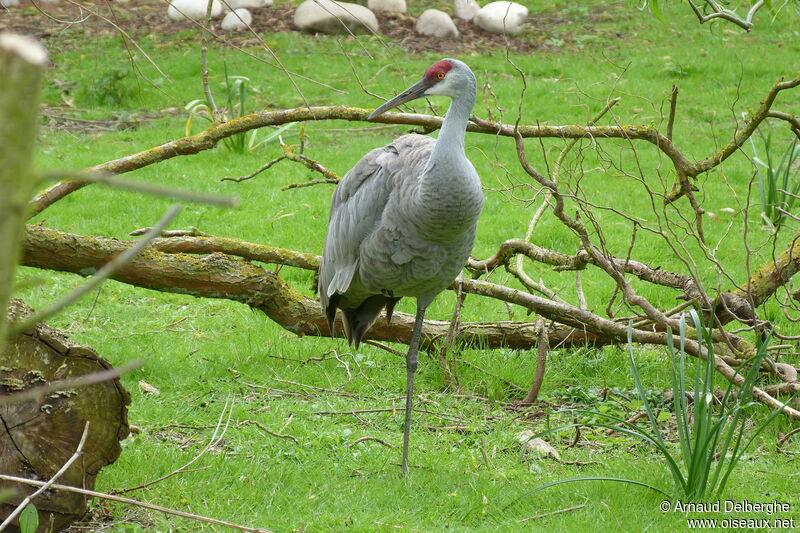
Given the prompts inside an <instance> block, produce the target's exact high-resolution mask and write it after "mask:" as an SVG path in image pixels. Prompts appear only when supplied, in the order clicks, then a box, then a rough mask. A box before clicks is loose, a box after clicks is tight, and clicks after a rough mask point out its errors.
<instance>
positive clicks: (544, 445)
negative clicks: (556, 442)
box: [517, 429, 561, 461]
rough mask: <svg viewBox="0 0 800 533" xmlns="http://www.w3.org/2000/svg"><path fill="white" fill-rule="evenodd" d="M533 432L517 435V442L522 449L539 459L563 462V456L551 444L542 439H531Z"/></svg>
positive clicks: (527, 431) (528, 431)
mask: <svg viewBox="0 0 800 533" xmlns="http://www.w3.org/2000/svg"><path fill="white" fill-rule="evenodd" d="M533 435H534V433H533V431H530V430H528V429H526V430H525V431H522V432H520V433H519V435H517V440H519V443H520V444H522V448H523V449H524V450H526V451H528V452H531V453H533V454H534V455H537V456H539V457H549V458H551V459H555V460H556V461H560V460H561V456H560V455H559V454H558V450H556V449H555V448H553V446H551V445H550V443H549V442H547V441H546V440H544V439H540V438H536V439H534V438H531V437H533Z"/></svg>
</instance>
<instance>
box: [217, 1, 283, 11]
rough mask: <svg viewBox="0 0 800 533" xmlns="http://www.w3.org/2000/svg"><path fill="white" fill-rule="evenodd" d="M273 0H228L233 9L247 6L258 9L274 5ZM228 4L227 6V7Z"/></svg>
mask: <svg viewBox="0 0 800 533" xmlns="http://www.w3.org/2000/svg"><path fill="white" fill-rule="evenodd" d="M272 4H273V0H228V6H230V8H231V9H239V8H240V7H246V8H250V9H258V8H260V7H272ZM228 6H225V8H226V9H227V8H228Z"/></svg>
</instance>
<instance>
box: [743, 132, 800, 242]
mask: <svg viewBox="0 0 800 533" xmlns="http://www.w3.org/2000/svg"><path fill="white" fill-rule="evenodd" d="M758 134H759V137H760V138H761V141H762V145H763V148H764V159H762V158H761V157H759V155H758V151H757V150H756V144H755V142H754V141H753V137H752V136H751V137H750V145H751V146H752V148H753V166H754V167H755V171H756V178H757V179H758V194H759V197H760V199H761V218H763V219H764V221H765V222H766V223H767V224H768V225H769V226H771V227H774V228H778V227H780V226H781V224H783V222H784V220H785V218H786V217H787V216H788V215H789V214H791V211H792V207H793V206H794V203H795V200H797V197H798V193H800V176H798V173H800V165H797V164H796V163H797V161H798V158H800V145H798V142H797V139H796V138H795V139H794V140H792V142H791V144H790V145H789V146H788V148H787V149H786V150H785V151H784V152H783V154H782V155H781V156H780V160H778V159H777V158H776V157H774V155H775V154H774V152H775V149H774V147H773V144H772V134H770V133H768V134H767V135H766V136H764V134H763V133H761V130H759V131H758ZM776 162H777V164H776Z"/></svg>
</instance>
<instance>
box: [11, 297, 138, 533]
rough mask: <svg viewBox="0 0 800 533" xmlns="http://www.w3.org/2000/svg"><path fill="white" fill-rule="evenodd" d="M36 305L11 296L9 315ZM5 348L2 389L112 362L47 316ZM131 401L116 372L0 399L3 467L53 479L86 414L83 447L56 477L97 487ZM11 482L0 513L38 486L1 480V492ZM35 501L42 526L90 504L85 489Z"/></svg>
mask: <svg viewBox="0 0 800 533" xmlns="http://www.w3.org/2000/svg"><path fill="white" fill-rule="evenodd" d="M31 313H32V310H31V309H30V308H29V307H28V306H27V305H25V304H24V303H23V302H21V301H19V300H12V301H11V304H10V306H9V319H10V322H11V323H15V322H19V321H21V320H22V319H24V318H25V317H27V316H30V315H31ZM0 353H1V354H2V357H0V396H7V395H10V394H13V393H16V392H20V391H24V390H27V389H30V388H32V387H37V386H40V385H44V384H46V383H48V382H51V381H55V380H61V379H68V378H76V377H79V376H83V375H87V374H92V373H95V372H99V371H102V370H106V369H109V368H111V365H110V364H109V363H108V361H106V360H105V359H103V358H101V357H100V356H98V355H97V353H96V352H95V351H94V350H93V349H92V348H90V347H89V346H84V345H80V344H75V343H73V342H70V341H69V340H68V339H67V337H66V336H65V335H64V334H63V333H61V332H60V331H58V330H56V329H54V328H51V327H50V326H47V325H46V324H41V323H40V324H37V325H36V326H35V327H33V328H31V329H30V330H29V331H25V332H24V333H21V334H19V335H17V336H15V337H12V338H11V339H9V341H8V343H7V345H6V346H5V348H3V349H2V352H0ZM128 404H130V395H129V394H128V392H127V391H126V390H125V389H124V388H123V387H122V384H121V383H120V382H119V379H114V380H110V381H105V382H102V383H97V384H94V385H88V386H84V387H79V388H74V389H66V390H60V391H56V392H53V393H50V394H46V395H43V396H41V397H39V398H37V399H34V400H30V401H26V402H23V403H11V404H9V405H4V406H0V422H2V425H0V472H2V473H4V474H9V475H13V476H19V477H25V478H28V479H37V480H42V481H46V480H48V479H50V477H52V476H53V474H55V473H56V472H57V471H58V470H59V468H61V466H62V465H63V464H64V463H65V462H66V461H67V460H68V459H69V458H70V456H72V455H73V454H74V453H75V450H76V448H77V447H78V443H79V442H80V439H81V434H82V433H83V430H84V426H85V425H86V422H87V421H88V422H89V434H88V438H87V440H86V444H85V445H84V448H83V454H82V455H81V457H79V458H78V460H77V461H75V462H74V463H73V464H72V466H70V468H69V469H68V470H67V471H66V472H65V473H64V474H63V475H62V476H61V477H60V478H59V480H58V483H61V484H65V485H72V486H75V487H83V488H87V489H93V488H94V482H95V477H96V476H97V474H98V472H99V471H100V469H101V468H103V467H104V466H106V465H108V464H111V463H113V462H114V461H115V460H116V459H117V457H119V455H120V452H121V448H120V444H119V441H120V440H122V439H124V438H125V437H127V436H128V432H129V428H128V409H127V405H128ZM6 489H13V491H14V497H13V498H10V499H8V500H7V501H5V502H3V503H2V505H1V506H0V521H2V519H4V518H5V517H7V516H8V514H9V513H10V512H11V511H12V510H13V509H14V508H15V507H16V505H17V504H18V503H19V502H21V501H22V500H23V499H24V498H25V496H27V495H29V494H31V493H32V492H34V490H35V488H31V487H27V486H22V485H17V484H14V483H7V482H0V492H4V491H5V490H6ZM33 504H34V505H35V506H36V509H37V510H38V511H39V530H38V531H41V532H44V531H51V530H52V531H60V530H61V529H63V528H65V527H67V526H68V525H69V524H70V523H71V522H73V521H75V520H78V519H79V518H81V517H82V516H83V515H84V514H85V513H86V510H87V505H86V499H85V497H84V496H81V495H79V494H71V493H66V492H59V491H45V492H44V493H43V494H42V495H40V496H39V497H37V498H36V499H35V500H34V501H33ZM51 528H52V529H51Z"/></svg>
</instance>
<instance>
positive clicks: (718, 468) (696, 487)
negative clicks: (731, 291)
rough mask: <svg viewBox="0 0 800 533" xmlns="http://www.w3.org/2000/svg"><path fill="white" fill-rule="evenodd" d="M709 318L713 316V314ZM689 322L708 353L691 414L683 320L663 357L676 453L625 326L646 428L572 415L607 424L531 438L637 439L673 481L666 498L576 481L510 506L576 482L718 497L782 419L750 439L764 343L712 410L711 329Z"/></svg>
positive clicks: (680, 495)
mask: <svg viewBox="0 0 800 533" xmlns="http://www.w3.org/2000/svg"><path fill="white" fill-rule="evenodd" d="M712 315H713V314H712ZM690 316H691V320H692V322H693V325H694V328H695V330H696V331H697V342H698V343H699V344H700V346H701V347H703V348H704V349H705V350H706V354H707V356H706V358H705V359H703V360H702V361H701V363H699V364H698V365H696V369H695V374H694V378H693V379H691V381H692V382H693V390H692V391H691V392H692V393H693V398H694V402H693V412H692V409H690V406H689V402H688V400H687V398H688V397H689V394H688V393H689V392H690V391H689V390H688V389H687V383H689V382H690V378H687V368H686V366H687V365H686V350H685V346H686V339H687V336H686V335H687V328H686V315H685V314H683V315H681V318H680V321H679V332H678V333H679V338H678V347H677V348H676V346H675V339H674V337H673V334H672V331H671V330H667V340H668V342H667V351H668V352H669V356H670V361H671V363H672V366H671V381H672V392H673V393H674V396H673V405H674V411H675V420H676V422H677V426H678V440H679V449H678V450H675V449H674V445H672V444H668V443H667V439H666V437H665V435H664V434H663V433H662V429H661V427H660V426H659V425H658V422H659V417H658V416H657V414H656V413H655V411H654V409H653V407H652V405H651V404H650V401H649V400H648V392H647V390H646V389H645V388H644V386H643V385H642V380H641V378H640V377H639V372H638V370H637V368H636V361H635V359H634V354H633V339H632V336H633V325H632V324H629V325H628V356H629V358H630V364H631V370H632V373H633V380H634V382H635V384H636V390H637V392H638V395H639V399H640V400H641V402H642V407H643V409H644V410H645V413H646V414H647V419H648V421H649V422H650V428H649V429H647V428H644V427H641V426H640V425H638V424H635V423H632V422H629V421H627V420H625V419H624V418H622V417H619V416H616V415H613V414H609V413H601V412H598V411H589V410H583V409H581V410H575V411H576V412H581V413H585V414H591V415H592V416H594V417H600V418H603V419H605V420H608V423H602V422H590V423H588V424H587V423H581V424H577V423H575V424H568V425H564V426H560V427H557V428H552V429H549V430H546V431H543V432H541V433H539V434H538V435H534V436H533V437H531V438H536V437H541V436H544V435H548V434H550V433H554V432H557V431H561V430H565V429H570V428H575V427H577V426H587V425H589V426H593V427H600V428H606V429H611V430H614V431H617V432H620V433H622V434H625V435H628V436H631V437H635V438H637V439H641V440H643V441H645V442H647V443H648V444H652V445H653V446H655V448H656V449H657V450H658V452H659V453H660V454H661V455H662V457H663V458H664V459H665V463H666V465H667V469H668V470H669V473H670V475H671V476H672V479H673V481H674V487H673V491H672V493H671V494H669V493H668V492H666V491H664V490H662V489H660V488H658V487H654V486H652V485H649V484H647V483H643V482H641V481H635V480H630V479H620V478H611V477H579V478H570V479H565V480H560V481H555V482H553V483H548V484H546V485H542V486H540V487H537V488H536V489H533V490H532V491H529V492H527V493H525V494H524V495H522V496H520V497H519V498H517V499H516V500H514V501H513V502H512V503H511V504H509V505H508V506H507V507H510V506H511V505H514V504H515V503H517V502H518V501H520V500H521V499H522V498H525V497H526V496H529V495H530V494H533V493H534V492H538V491H540V490H543V489H545V488H548V487H552V486H554V485H560V484H563V483H571V482H576V481H616V482H621V483H628V484H633V485H638V486H643V487H647V488H649V489H652V490H655V491H657V492H660V493H662V494H665V495H668V496H671V497H672V498H675V499H680V500H681V501H701V500H704V499H708V498H710V497H711V496H712V495H714V496H717V497H719V496H720V495H721V494H722V492H723V491H724V489H725V486H726V484H727V483H728V479H729V477H730V475H731V473H732V472H733V470H734V468H735V467H736V465H737V464H738V463H739V461H740V459H741V458H742V456H743V454H744V453H745V451H746V450H747V449H748V448H749V446H750V445H751V444H752V443H753V441H754V440H755V439H756V437H758V435H760V434H761V432H763V431H764V429H766V428H767V427H768V426H769V425H770V424H771V423H772V422H773V421H774V420H775V418H776V417H777V416H778V415H779V414H780V413H781V411H782V410H783V409H782V408H779V409H776V410H774V411H773V412H772V413H770V415H769V416H768V417H767V418H766V420H764V421H763V422H762V423H761V425H760V426H758V427H757V428H756V430H755V431H753V432H752V434H751V435H748V429H747V421H748V420H749V419H750V415H751V413H752V411H753V410H755V409H756V408H757V407H758V406H759V405H760V404H758V403H757V402H755V401H754V400H753V386H754V385H755V382H756V379H757V378H758V375H759V369H760V368H761V363H762V362H763V361H764V358H765V357H766V354H767V346H768V343H767V342H766V341H765V342H763V343H761V345H760V347H759V349H758V350H757V352H756V355H755V356H753V357H752V358H751V359H750V360H749V361H747V363H746V364H743V365H741V366H740V367H739V370H737V375H739V371H740V370H741V369H743V368H747V370H746V372H745V373H744V374H743V380H742V383H741V385H740V386H739V387H736V386H735V385H734V384H733V382H730V383H729V384H728V386H727V388H726V390H725V393H724V395H723V396H722V399H721V400H720V401H719V405H718V406H717V407H715V406H714V400H715V399H716V396H715V395H714V361H715V356H714V343H713V340H712V337H711V333H712V327H711V326H709V327H706V326H704V325H703V323H702V321H701V319H700V317H699V315H698V314H697V312H696V311H694V310H693V311H691V312H690Z"/></svg>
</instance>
